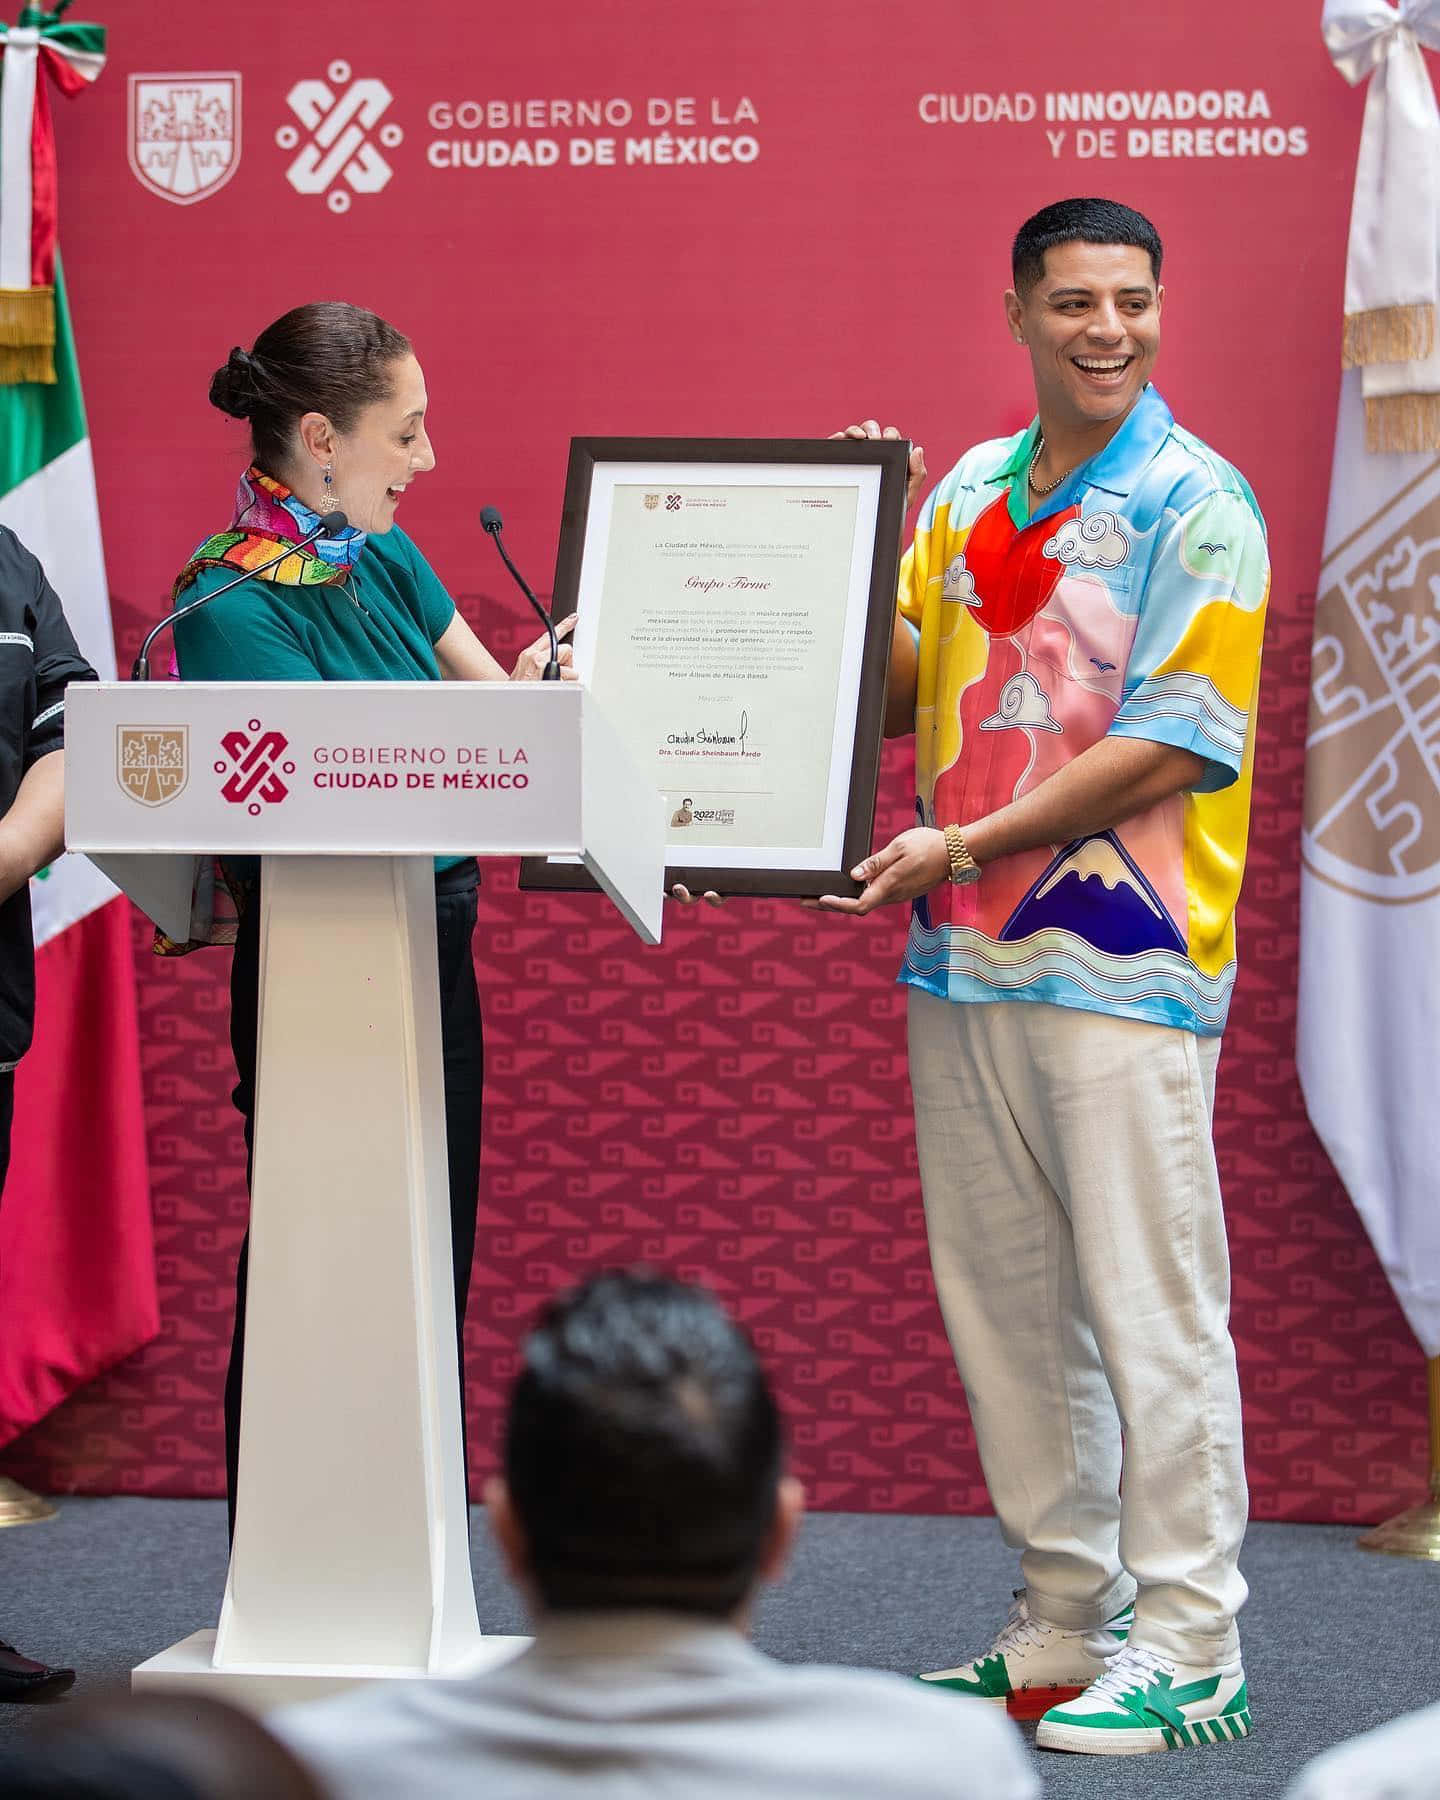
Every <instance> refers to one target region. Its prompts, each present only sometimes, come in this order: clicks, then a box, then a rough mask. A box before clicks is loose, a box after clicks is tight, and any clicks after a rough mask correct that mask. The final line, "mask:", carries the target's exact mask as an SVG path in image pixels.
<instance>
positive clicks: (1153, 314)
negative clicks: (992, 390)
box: [1005, 243, 1165, 431]
mask: <svg viewBox="0 0 1440 1800" xmlns="http://www.w3.org/2000/svg"><path fill="white" fill-rule="evenodd" d="M1164 298H1165V290H1164V288H1162V287H1160V286H1159V285H1158V284H1157V283H1156V280H1155V274H1154V271H1153V270H1152V269H1151V267H1150V258H1149V256H1148V255H1147V253H1146V252H1145V251H1144V250H1138V249H1135V248H1134V247H1133V246H1131V245H1129V244H1085V243H1070V244H1061V245H1059V246H1057V247H1056V248H1055V249H1053V250H1047V251H1046V252H1045V272H1044V274H1043V275H1042V276H1041V277H1040V279H1039V280H1038V281H1037V282H1035V283H1034V285H1033V286H1032V287H1030V288H1029V289H1028V290H1027V291H1026V292H1025V293H1024V294H1023V295H1020V294H1017V293H1016V292H1015V291H1014V290H1013V289H1012V290H1011V292H1009V293H1008V294H1006V296H1005V314H1006V318H1007V319H1008V320H1009V323H1010V329H1011V331H1012V332H1013V333H1014V335H1015V336H1016V337H1017V338H1019V339H1020V340H1021V341H1022V342H1023V343H1024V344H1025V345H1026V347H1027V348H1028V349H1029V351H1030V364H1031V367H1032V369H1033V371H1034V375H1035V397H1036V399H1037V401H1038V402H1039V408H1040V417H1041V419H1042V420H1045V421H1048V422H1049V426H1050V429H1051V430H1052V431H1060V430H1071V431H1085V430H1089V429H1091V428H1093V427H1094V426H1097V425H1105V424H1107V423H1111V422H1113V423H1115V424H1117V425H1118V424H1119V422H1120V421H1121V420H1122V419H1123V418H1124V417H1125V415H1126V414H1127V413H1128V412H1129V411H1130V408H1131V407H1132V406H1133V405H1134V404H1135V402H1136V400H1138V399H1139V397H1140V394H1141V392H1142V390H1143V389H1144V387H1145V384H1146V382H1147V381H1149V379H1150V371H1151V370H1152V369H1153V368H1154V366H1155V358H1156V356H1157V355H1158V354H1159V350H1160V308H1161V306H1162V304H1163V302H1164Z"/></svg>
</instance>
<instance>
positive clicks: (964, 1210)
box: [909, 988, 1247, 1664]
mask: <svg viewBox="0 0 1440 1800" xmlns="http://www.w3.org/2000/svg"><path fill="white" fill-rule="evenodd" d="M909 1004H910V1083H911V1087H912V1089H913V1091H914V1097H915V1131H916V1139H917V1142H918V1145H919V1152H920V1177H921V1182H922V1185H923V1188H924V1194H925V1218H926V1225H927V1228H928V1231H929V1237H930V1255H931V1259H932V1262H933V1264H934V1269H935V1285H936V1287H937V1289H938V1291H939V1295H940V1305H941V1309H942V1311H943V1313H944V1315H945V1324H946V1328H947V1330H948V1331H949V1334H950V1341H951V1344H952V1346H953V1348H954V1351H955V1357H956V1361H957V1363H958V1365H959V1369H960V1377H961V1379H962V1381H963V1382H964V1383H965V1388H966V1391H967V1393H968V1396H969V1400H970V1411H971V1416H972V1418H973V1419H974V1422H975V1431H976V1436H977V1439H978V1442H979V1448H980V1459H981V1462H982V1464H983V1466H984V1470H985V1479H986V1481H987V1483H988V1484H989V1488H990V1495H991V1498H992V1500H993V1501H994V1503H995V1510H996V1512H997V1513H998V1515H999V1518H1000V1526H1001V1530H1002V1532H1003V1533H1004V1536H1005V1541H1006V1542H1007V1543H1008V1544H1010V1545H1012V1546H1013V1547H1014V1548H1016V1549H1019V1550H1020V1551H1021V1552H1022V1555H1021V1569H1022V1571H1023V1576H1024V1581H1025V1587H1026V1591H1027V1594H1028V1597H1029V1603H1030V1608H1031V1611H1032V1612H1033V1613H1034V1614H1035V1616H1036V1617H1037V1618H1039V1619H1041V1620H1043V1621H1045V1622H1046V1623H1048V1624H1051V1625H1058V1626H1062V1627H1064V1628H1066V1629H1072V1630H1073V1629H1080V1628H1085V1627H1089V1626H1094V1625H1098V1624H1100V1623H1101V1622H1102V1621H1103V1620H1105V1619H1107V1618H1109V1617H1110V1616H1111V1615H1113V1614H1114V1613H1115V1612H1116V1611H1117V1610H1118V1609H1119V1608H1120V1607H1121V1606H1123V1605H1124V1604H1125V1603H1126V1602H1127V1601H1128V1600H1129V1599H1130V1598H1131V1596H1132V1594H1133V1595H1134V1596H1135V1628H1134V1631H1133V1633H1132V1636H1131V1642H1132V1643H1136V1644H1140V1645H1143V1646H1145V1647H1147V1648H1149V1649H1151V1650H1154V1651H1157V1652H1159V1653H1160V1654H1161V1655H1165V1656H1171V1657H1175V1658H1178V1659H1179V1660H1181V1661H1183V1662H1190V1663H1201V1664H1212V1663H1217V1662H1223V1661H1227V1660H1229V1659H1230V1658H1231V1657H1233V1656H1234V1655H1236V1654H1237V1653H1238V1649H1239V1637H1238V1634H1237V1632H1236V1628H1235V1615H1236V1613H1237V1612H1238V1611H1239V1610H1240V1607H1241V1605H1242V1603H1243V1602H1244V1599H1245V1594H1246V1587H1245V1582H1244V1579H1243V1578H1242V1576H1241V1574H1240V1571H1239V1567H1238V1559H1239V1553H1240V1543H1241V1540H1242V1538H1243V1537H1244V1534H1245V1521H1246V1512H1247V1496H1246V1487H1245V1465H1244V1457H1243V1450H1242V1445H1241V1437H1240V1390H1239V1385H1238V1382H1237V1380H1236V1373H1235V1347H1234V1345H1233V1344H1232V1342H1231V1339H1230V1330H1229V1311H1230V1259H1229V1250H1228V1246H1227V1243H1226V1237H1225V1219H1224V1214H1223V1212H1222V1210H1221V1203H1220V1184H1219V1178H1218V1175H1217V1172H1216V1167H1215V1149H1214V1143H1213V1141H1212V1137H1211V1112H1212V1108H1213V1105H1214V1097H1215V1065H1216V1062H1217V1060H1218V1058H1219V1052H1220V1040H1219V1039H1218V1038H1198V1037H1196V1036H1195V1034H1194V1033H1192V1032H1188V1031H1180V1030H1176V1029H1172V1028H1171V1027H1169V1026H1165V1025H1151V1024H1146V1023H1143V1022H1141V1021H1139V1020H1132V1019H1121V1018H1115V1017H1112V1016H1110V1015H1108V1014H1104V1013H1087V1012H1079V1011H1076V1010H1073V1009H1069V1008H1065V1007H1059V1006H1047V1005H1041V1004H1036V1003H1031V1002H1024V1001H997V1002H993V1003H954V1002H951V1001H948V1000H937V999H935V998H933V996H931V995H929V994H925V993H921V992H919V991H918V990H916V989H913V988H912V989H911V991H910V1003H909ZM1122 1445H1123V1456H1122ZM1122 1472H1123V1477H1124V1493H1123V1499H1122V1494H1121V1477H1122ZM1137 1589H1138V1592H1137Z"/></svg>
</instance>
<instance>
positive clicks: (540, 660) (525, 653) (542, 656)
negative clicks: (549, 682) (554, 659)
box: [510, 613, 580, 681]
mask: <svg viewBox="0 0 1440 1800" xmlns="http://www.w3.org/2000/svg"><path fill="white" fill-rule="evenodd" d="M574 629H575V614H574V613H571V615H570V617H569V618H568V619H558V620H557V621H556V623H555V635H556V637H557V638H564V637H568V636H569V635H570V633H571V632H572V631H573V630H574ZM549 660H550V634H549V633H548V632H547V633H546V634H545V636H544V637H538V638H536V640H535V642H534V643H533V644H527V645H526V646H525V648H524V649H523V650H522V651H521V652H520V654H519V656H517V657H516V659H515V667H514V668H513V669H512V670H511V671H510V679H511V680H512V681H539V680H540V679H541V677H542V676H543V675H544V673H545V665H546V663H548V662H549ZM574 662H575V652H574V650H572V649H571V647H570V645H569V644H561V646H560V679H561V680H562V681H578V680H579V679H580V677H579V675H578V674H577V673H576V671H575V668H574Z"/></svg>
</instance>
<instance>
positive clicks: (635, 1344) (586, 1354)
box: [272, 1274, 1039, 1800]
mask: <svg viewBox="0 0 1440 1800" xmlns="http://www.w3.org/2000/svg"><path fill="white" fill-rule="evenodd" d="M780 1465H781V1440H780V1424H779V1418H778V1415H777V1412H776V1408H775V1402H774V1400H773V1399H772V1397H771V1394H770V1391H769V1388H768V1386H767V1384H766V1381H765V1377H764V1375H763V1373H762V1372H761V1369H760V1366H759V1363H758V1362H757V1360H756V1357H755V1352H754V1349H753V1348H752V1346H751V1344H750V1340H749V1339H748V1337H747V1336H746V1335H745V1334H744V1333H743V1332H742V1331H741V1330H740V1329H739V1327H738V1326H736V1325H735V1324H733V1323H732V1322H731V1320H730V1319H729V1318H727V1317H726V1315H725V1314H724V1313H723V1312H722V1311H721V1309H720V1307H719V1306H718V1305H717V1304H716V1303H715V1302H714V1301H713V1300H711V1299H710V1298H709V1297H708V1296H707V1295H705V1294H704V1293H702V1292H701V1291H699V1290H698V1289H695V1288H691V1287H685V1286H682V1285H681V1284H680V1283H677V1282H673V1281H668V1280H664V1279H662V1278H661V1277H659V1276H654V1275H647V1274H610V1275H602V1276H600V1277H598V1278H597V1279H595V1280H593V1281H591V1282H589V1283H587V1284H586V1285H585V1286H584V1287H582V1288H580V1289H579V1290H578V1291H577V1292H575V1293H573V1294H571V1295H569V1296H568V1297H566V1298H563V1299H561V1300H560V1301H559V1302H558V1303H556V1304H554V1305H552V1306H551V1307H550V1309H549V1310H548V1311H547V1313H546V1314H545V1316H544V1317H543V1319H542V1321H541V1323H540V1326H539V1328H538V1329H537V1330H536V1331H535V1332H534V1333H533V1335H532V1336H531V1337H530V1339H529V1341H528V1342H527V1344H526V1346H525V1349H524V1359H523V1365H522V1368H521V1372H520V1376H519V1379H518V1380H517V1382H516V1384H515V1388H514V1392H513V1393H512V1395H511V1398H510V1409H509V1418H508V1421H507V1429H506V1442H505V1461H504V1467H505V1475H504V1479H503V1480H500V1479H496V1480H492V1481H491V1482H490V1483H489V1485H488V1487H487V1490H486V1496H485V1498H486V1503H487V1506H488V1508H489V1514H490V1523H491V1529H492V1530H493V1531H494V1533H495V1536H496V1538H497V1539H498V1541H499V1544H500V1548H501V1550H502V1552H503V1554H504V1558H505V1562H506V1565H507V1567H508V1569H509V1571H510V1574H511V1576H512V1577H513V1578H514V1580H515V1581H516V1583H517V1584H518V1585H519V1587H520V1589H521V1590H522V1592H523V1594H524V1596H525V1599H526V1602H527V1605H528V1607H529V1609H530V1611H531V1613H532V1614H533V1616H534V1618H535V1621H536V1632H535V1643H534V1646H533V1647H532V1648H531V1649H530V1650H528V1651H527V1652H526V1653H525V1654H524V1655H523V1656H521V1657H520V1658H518V1659H517V1660H516V1661H514V1662H512V1663H510V1664H508V1665H507V1666H506V1667H504V1668H502V1669H500V1670H498V1671H497V1672H494V1673H491V1674H488V1675H483V1676H478V1677H474V1678H471V1679H469V1680H465V1681H431V1682H425V1683H406V1684H404V1685H399V1686H393V1687H392V1686H383V1687H380V1688H368V1689H362V1690H359V1691H357V1692H355V1693H353V1694H349V1695H346V1696H345V1697H344V1698H342V1699H339V1700H334V1701H325V1702H320V1703H318V1704H315V1705H311V1706H306V1707H302V1708H297V1709H295V1710H293V1711H290V1712H286V1713H282V1714H281V1715H279V1717H278V1719H276V1720H274V1721H272V1724H273V1725H274V1726H275V1728H276V1729H277V1730H278V1731H279V1733H280V1735H281V1736H282V1737H283V1738H284V1739H286V1740H287V1741H288V1742H289V1743H290V1744H291V1746H292V1747H293V1748H294V1749H295V1750H296V1751H297V1752H298V1753H299V1754H300V1755H301V1756H302V1757H307V1758H309V1760H310V1761H311V1762H312V1763H313V1765H314V1767H315V1769H316V1771H317V1772H318V1774H319V1775H320V1776H321V1778H322V1780H323V1781H324V1783H325V1784H326V1785H327V1786H328V1787H329V1789H330V1791H331V1793H332V1794H333V1795H334V1796H335V1800H365V1797H369V1796H374V1797H375V1800H379V1797H380V1796H385V1797H386V1800H388V1797H389V1796H391V1795H394V1794H424V1795H426V1796H427V1800H445V1797H446V1796H449V1795H454V1796H457V1800H458V1797H459V1796H461V1795H464V1796H466V1797H467V1800H468V1797H469V1796H472V1795H476V1794H482V1793H484V1794H489V1793H493V1794H497V1795H499V1794H503V1795H505V1797H506V1800H542V1797H543V1800H558V1797H559V1796H562V1795H566V1794H571V1793H574V1794H580V1793H584V1794H587V1795H590V1794H596V1795H605V1796H607V1797H609V1800H622V1797H623V1796H628V1795H635V1796H637V1797H638V1796H642V1795H647V1796H648V1795H653V1794H684V1795H685V1796H686V1800H709V1797H711V1796H713V1797H714V1800H722V1796H723V1797H725V1800H730V1797H732V1796H734V1795H736V1794H743V1795H746V1796H748V1797H749V1800H771V1797H773V1800H811V1797H813V1800H875V1796H876V1795H878V1794H884V1795H885V1796H886V1797H887V1800H911V1797H912V1796H914V1797H916V1800H919V1797H920V1796H926V1797H930V1796H933V1797H934V1800H941V1797H942V1796H951V1797H954V1800H960V1797H963V1796H982V1795H983V1796H997V1797H998V1796H1007V1797H1009V1796H1014V1797H1015V1800H1021V1797H1022V1796H1023V1797H1025V1800H1030V1797H1031V1796H1034V1795H1037V1794H1038V1793H1039V1784H1038V1782H1037V1781H1036V1779H1035V1776H1034V1774H1033V1772H1032V1770H1031V1769H1030V1768H1029V1767H1028V1765H1027V1762H1026V1759H1025V1755H1024V1752H1023V1750H1022V1748H1021V1745H1020V1740H1019V1737H1018V1735H1017V1734H1016V1732H1015V1731H1014V1728H1013V1727H1012V1726H1011V1725H1010V1724H1009V1722H1008V1721H1007V1720H1005V1719H1003V1718H1000V1717H996V1716H995V1714H994V1713H993V1711H992V1710H991V1709H989V1708H986V1707H982V1706H974V1707H971V1706H963V1707H961V1708H959V1709H958V1710H957V1709H956V1703H954V1702H949V1701H947V1700H946V1699H944V1698H942V1697H941V1696H939V1695H934V1694H927V1693H925V1692H923V1691H922V1690H921V1689H920V1688H919V1687H917V1686H916V1685H915V1684H913V1683H911V1682H908V1681H904V1680H901V1679H900V1678H899V1677H897V1676H893V1675H877V1674H862V1673H859V1672H856V1671H851V1670H843V1669H822V1668H789V1667H785V1666H783V1665H782V1664H780V1663H776V1662H772V1661H771V1660H770V1659H769V1658H768V1657H766V1656H763V1655H761V1654H760V1652H759V1651H757V1650H755V1649H753V1648H752V1647H751V1646H750V1645H748V1644H747V1643H746V1642H745V1637H744V1632H745V1625H746V1621H747V1618H748V1615H749V1612H750V1608H751V1605H752V1603H753V1601H754V1598H755V1594H756V1590H757V1589H758V1587H759V1586H760V1584H761V1583H762V1582H764V1581H769V1580H774V1579H775V1578H776V1577H777V1576H778V1574H779V1572H780V1570H781V1568H782V1566H783V1564H784V1562H785V1559H786V1556H787V1554H788V1552H789V1549H790V1545H791V1542H792V1540H793V1538H794V1535H795V1529H796V1525H797V1522H798V1519H799V1515H800V1511H801V1505H802V1502H801V1496H800V1491H799V1487H798V1485H797V1483H795V1482H794V1481H793V1480H789V1479H786V1478H784V1477H782V1474H781V1466H780Z"/></svg>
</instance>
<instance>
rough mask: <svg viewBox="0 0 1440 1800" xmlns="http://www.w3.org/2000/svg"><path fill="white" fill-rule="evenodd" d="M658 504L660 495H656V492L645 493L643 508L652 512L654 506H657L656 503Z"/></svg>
mask: <svg viewBox="0 0 1440 1800" xmlns="http://www.w3.org/2000/svg"><path fill="white" fill-rule="evenodd" d="M659 504H660V496H659V495H658V494H647V495H646V496H645V510H646V512H654V510H655V508H656V507H657V506H658V505H659Z"/></svg>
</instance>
